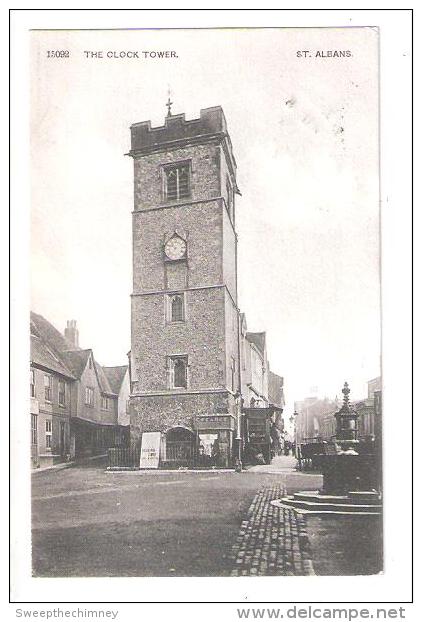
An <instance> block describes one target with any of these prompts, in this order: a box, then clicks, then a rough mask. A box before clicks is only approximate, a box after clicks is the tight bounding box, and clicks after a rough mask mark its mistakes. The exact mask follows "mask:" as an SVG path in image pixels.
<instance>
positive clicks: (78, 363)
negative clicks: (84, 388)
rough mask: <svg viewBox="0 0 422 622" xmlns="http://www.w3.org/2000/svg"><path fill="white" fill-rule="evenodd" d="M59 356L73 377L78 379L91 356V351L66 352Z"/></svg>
mask: <svg viewBox="0 0 422 622" xmlns="http://www.w3.org/2000/svg"><path fill="white" fill-rule="evenodd" d="M61 355H62V357H63V359H64V360H65V361H66V364H67V366H68V367H69V369H71V370H72V372H73V374H74V375H75V377H76V378H80V377H81V376H82V372H83V371H84V369H85V367H86V364H87V362H88V359H89V357H90V355H91V350H67V351H66V352H62V353H61Z"/></svg>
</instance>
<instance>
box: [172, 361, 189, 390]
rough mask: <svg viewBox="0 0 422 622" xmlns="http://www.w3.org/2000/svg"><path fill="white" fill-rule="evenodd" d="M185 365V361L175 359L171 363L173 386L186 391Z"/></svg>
mask: <svg viewBox="0 0 422 622" xmlns="http://www.w3.org/2000/svg"><path fill="white" fill-rule="evenodd" d="M186 372H187V365H186V360H185V359H183V358H177V359H175V360H174V362H173V374H174V375H173V377H174V386H175V387H179V388H183V389H186V387H187V373H186Z"/></svg>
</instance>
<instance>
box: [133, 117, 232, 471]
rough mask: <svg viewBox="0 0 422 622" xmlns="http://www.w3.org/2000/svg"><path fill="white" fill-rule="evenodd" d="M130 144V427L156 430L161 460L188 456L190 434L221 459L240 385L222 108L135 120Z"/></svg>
mask: <svg viewBox="0 0 422 622" xmlns="http://www.w3.org/2000/svg"><path fill="white" fill-rule="evenodd" d="M130 155H131V156H132V157H133V161H134V196H135V205H134V212H133V294H132V322H131V326H132V346H131V374H132V377H131V384H132V395H131V433H132V437H133V439H134V440H135V441H137V440H139V439H140V436H141V435H142V433H143V432H148V431H160V432H162V434H163V437H164V444H163V451H164V461H170V462H171V461H172V460H177V459H181V460H183V457H184V456H185V459H186V461H187V462H189V461H192V460H193V459H194V454H195V451H196V448H197V445H198V435H199V442H201V436H202V437H203V443H202V445H203V446H204V445H206V446H207V447H208V446H209V445H210V443H211V440H212V444H213V446H216V445H218V458H217V462H218V463H219V464H220V465H228V464H229V463H230V461H231V456H232V451H233V439H234V432H235V426H236V397H235V396H236V394H238V393H239V392H240V370H239V359H240V344H239V313H238V307H237V251H236V245H237V237H236V230H235V195H236V194H237V193H238V188H237V183H236V162H235V159H234V156H233V151H232V146H231V142H230V138H229V135H228V133H227V127H226V121H225V118H224V114H223V111H222V109H221V108H220V107H215V108H208V109H206V110H202V111H201V114H200V118H199V119H194V120H192V121H186V120H185V117H184V115H175V116H167V118H166V120H165V125H164V126H163V127H158V128H151V126H150V123H149V122H145V123H136V124H135V125H133V126H132V127H131V151H130ZM173 439H174V440H173ZM176 439H178V440H179V441H180V442H179V445H177V440H176ZM183 442H184V443H185V445H183V444H182V443H183ZM183 447H184V449H181V448H183ZM179 449H180V452H182V453H181V455H179V456H178V455H177V452H178V451H179ZM172 452H173V453H172ZM215 453H216V454H217V450H215ZM182 454H183V455H182Z"/></svg>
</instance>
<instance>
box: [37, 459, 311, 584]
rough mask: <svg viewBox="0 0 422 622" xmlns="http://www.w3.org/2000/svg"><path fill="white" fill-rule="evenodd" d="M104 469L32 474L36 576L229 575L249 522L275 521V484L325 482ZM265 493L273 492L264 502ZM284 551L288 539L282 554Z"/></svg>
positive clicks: (264, 475)
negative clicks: (271, 499) (239, 543)
mask: <svg viewBox="0 0 422 622" xmlns="http://www.w3.org/2000/svg"><path fill="white" fill-rule="evenodd" d="M104 466H105V465H102V466H100V465H97V464H85V465H83V466H74V467H71V468H68V469H65V470H62V471H46V472H44V473H37V474H36V476H34V477H33V482H32V483H33V497H32V511H33V513H32V527H33V532H32V537H33V540H32V542H33V574H34V576H40V577H41V576H44V577H46V576H49V577H68V576H69V577H70V576H80V577H83V576H85V577H88V576H99V577H100V576H157V577H159V576H230V575H231V574H232V571H233V570H234V569H235V568H237V567H238V565H237V563H236V559H235V558H234V549H233V546H235V545H236V544H237V543H238V542H239V541H238V538H239V535H241V531H242V529H244V528H245V524H244V521H249V520H251V519H252V517H253V516H255V519H253V525H252V523H251V530H254V529H255V526H256V521H257V520H258V519H259V520H261V519H262V520H264V521H266V520H268V521H269V522H271V523H274V521H275V519H276V514H275V511H274V510H273V509H271V508H270V503H269V500H270V498H272V495H275V494H277V495H278V494H279V491H281V488H279V489H277V488H274V487H277V486H280V487H283V489H284V487H286V486H287V489H289V486H290V484H289V482H288V481H287V480H288V478H289V477H290V476H292V477H293V478H294V480H295V482H294V489H296V487H297V486H299V487H300V488H304V487H308V488H309V489H315V488H316V487H318V482H319V476H314V477H313V478H309V476H301V474H300V473H299V474H298V473H292V474H290V473H288V472H284V473H283V474H280V473H278V472H275V473H260V472H259V471H258V472H254V471H244V472H242V473H235V472H233V471H229V472H225V473H212V472H211V471H207V472H202V473H189V474H187V473H185V472H183V471H180V472H178V471H176V472H173V473H171V474H169V473H162V474H157V473H151V474H147V473H144V474H142V475H141V474H139V473H136V472H135V473H132V472H129V473H122V472H120V473H109V472H106V471H105V470H104ZM263 490H273V491H274V492H273V493H271V494H270V493H262V494H264V497H262V499H263V501H262V502H261V501H260V502H257V498H256V495H257V494H261V493H260V492H259V491H263ZM265 495H267V496H265ZM260 498H261V497H260ZM263 506H265V507H267V508H268V509H267V510H266V511H265V512H264V514H262V513H263V511H264V509H265V508H264V507H263ZM263 516H264V518H263ZM294 530H295V527H293V531H294ZM286 533H289V532H286ZM248 534H249V531H248V529H246V537H247V538H249V535H248ZM254 534H255V532H254ZM286 537H287V536H286ZM288 537H290V536H288ZM254 538H255V540H256V538H259V534H258V535H256V534H255V535H254ZM248 541H250V540H248ZM250 542H252V541H250ZM295 542H296V540H295ZM264 544H266V543H265V542H264ZM285 548H286V547H285V544H283V543H280V546H279V550H280V552H281V551H282V550H284V549H285ZM294 549H295V550H296V545H295V546H294ZM292 550H293V549H292ZM280 554H281V553H280ZM261 561H262V560H261ZM262 568H263V566H262V567H261V570H260V572H262V571H263V570H262ZM242 570H247V567H246V566H245V567H243V568H242ZM251 570H252V566H251ZM286 572H290V568H289V567H288V565H285V566H284V567H283V564H280V563H279V564H278V567H277V570H276V574H283V573H286ZM295 572H296V571H295ZM268 573H269V574H274V568H273V567H271V568H270V567H269V566H268ZM251 574H253V573H252V572H251Z"/></svg>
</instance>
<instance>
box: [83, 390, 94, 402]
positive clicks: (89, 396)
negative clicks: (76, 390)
mask: <svg viewBox="0 0 422 622" xmlns="http://www.w3.org/2000/svg"><path fill="white" fill-rule="evenodd" d="M85 404H86V406H94V389H92V388H91V387H85Z"/></svg>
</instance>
